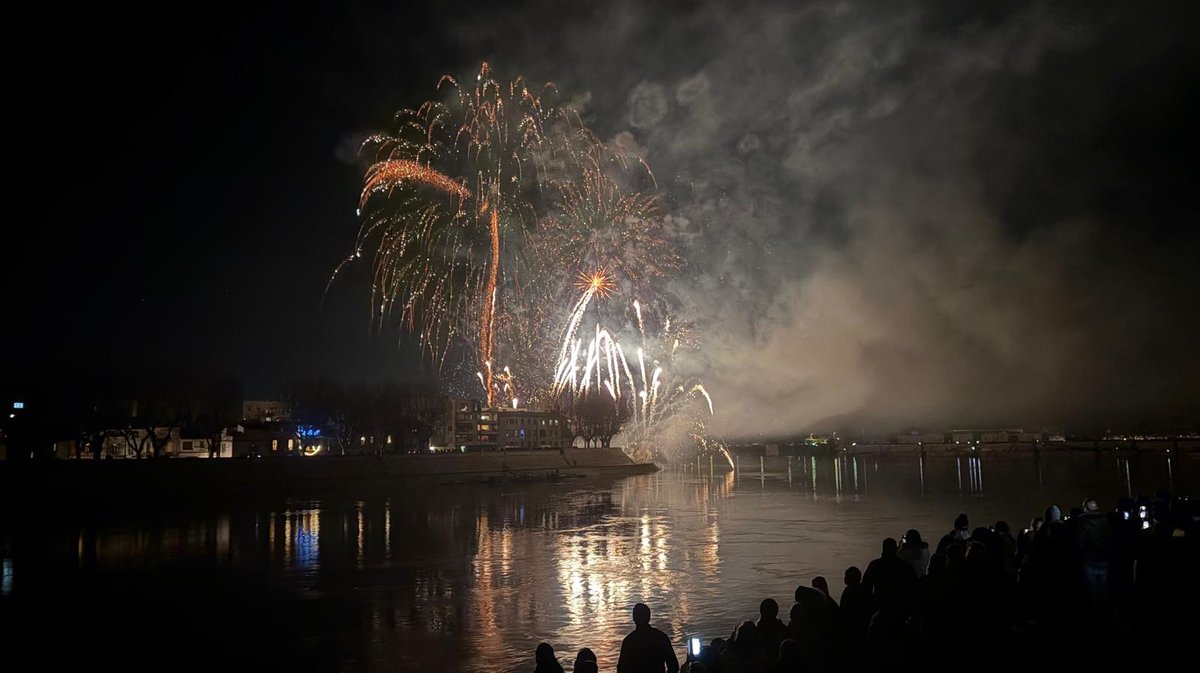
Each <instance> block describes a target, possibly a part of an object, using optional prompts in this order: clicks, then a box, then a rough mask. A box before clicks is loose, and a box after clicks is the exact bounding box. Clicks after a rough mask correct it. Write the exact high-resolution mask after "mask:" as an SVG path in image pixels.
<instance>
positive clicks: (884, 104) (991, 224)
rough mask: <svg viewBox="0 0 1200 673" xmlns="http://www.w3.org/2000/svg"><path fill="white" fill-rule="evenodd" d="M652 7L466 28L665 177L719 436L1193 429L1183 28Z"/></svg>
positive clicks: (1150, 20) (1040, 17)
mask: <svg viewBox="0 0 1200 673" xmlns="http://www.w3.org/2000/svg"><path fill="white" fill-rule="evenodd" d="M644 4H645V5H651V6H642V4H637V3H615V4H610V3H600V4H596V5H586V6H584V7H582V8H574V5H572V8H574V9H571V10H570V11H568V9H567V8H566V7H565V6H562V5H560V4H558V3H534V5H533V9H530V7H529V6H526V7H523V8H521V9H520V11H519V12H518V11H516V10H512V11H511V12H510V13H506V14H504V15H502V16H499V17H496V16H489V17H487V21H488V24H487V25H488V26H489V27H490V31H491V32H490V33H489V32H488V31H486V30H483V31H481V29H480V28H478V27H468V28H463V29H462V34H468V35H474V34H477V33H480V32H482V33H486V34H492V35H521V36H525V38H526V39H520V40H512V41H509V40H499V39H496V40H492V41H487V42H486V47H485V46H480V52H479V53H478V54H472V55H473V56H477V57H478V58H479V59H482V58H487V59H489V60H491V61H492V63H493V66H495V67H496V68H497V72H498V73H500V74H503V75H504V76H508V74H514V73H517V72H522V73H524V74H525V75H526V77H527V78H528V79H529V80H530V81H540V80H542V79H546V80H553V81H555V82H556V83H558V85H559V86H560V88H561V90H562V91H563V92H564V93H565V94H568V95H573V96H579V97H582V99H584V100H587V101H588V106H587V110H586V112H585V113H584V119H585V121H586V122H587V123H588V124H589V125H591V126H592V127H593V128H594V129H596V130H597V131H598V132H599V133H600V134H601V135H602V136H603V137H605V138H609V139H610V142H611V144H612V145H614V146H616V147H620V148H623V149H627V150H635V151H637V153H639V154H640V155H642V156H644V157H645V159H646V160H647V161H648V162H649V164H650V165H651V166H652V167H653V169H654V171H655V174H656V176H657V179H658V183H659V186H660V188H661V189H662V190H663V192H664V194H665V195H666V196H667V197H668V202H669V209H668V210H669V212H670V213H671V218H672V223H671V225H672V228H674V229H677V230H678V231H680V232H683V234H682V236H681V238H682V239H683V241H684V242H683V245H684V246H685V251H686V256H687V259H688V262H689V268H688V271H687V274H686V276H685V277H684V278H682V279H680V280H679V282H677V283H676V285H675V286H674V287H673V288H672V290H673V292H674V293H675V294H676V295H677V296H678V297H679V298H680V308H681V310H682V311H683V313H684V314H685V316H686V317H688V318H691V319H693V320H695V321H696V322H697V323H698V324H699V326H700V327H701V328H702V339H703V348H702V351H701V352H700V353H698V354H697V355H696V357H695V359H694V361H693V362H691V363H690V366H691V367H692V368H693V369H694V371H695V373H697V374H699V375H700V376H701V377H702V378H703V379H704V381H705V382H706V384H707V385H708V387H709V389H710V390H711V392H712V394H713V398H714V400H715V402H716V405H717V410H718V413H717V416H716V418H715V419H714V422H713V424H712V428H713V429H714V430H716V431H718V432H721V433H724V434H726V435H730V436H778V435H785V434H789V433H793V432H797V431H801V430H808V429H827V428H846V427H864V426H871V425H875V426H888V427H902V426H938V425H947V424H967V423H1004V424H1013V425H1025V426H1027V427H1036V426H1039V425H1062V424H1069V423H1085V422H1086V423H1110V422H1118V421H1122V422H1124V421H1128V420H1134V419H1143V418H1151V417H1153V418H1155V419H1179V418H1186V419H1187V420H1189V421H1194V420H1195V417H1196V409H1200V392H1198V391H1200V386H1197V385H1196V384H1195V382H1196V381H1197V380H1200V356H1198V355H1197V349H1196V347H1195V346H1194V345H1193V344H1194V342H1195V341H1196V327H1197V319H1196V313H1197V312H1196V300H1195V298H1194V297H1195V296H1196V290H1197V289H1198V288H1197V284H1198V283H1197V280H1196V278H1195V275H1194V272H1193V273H1188V272H1187V271H1186V269H1187V268H1188V266H1189V264H1190V265H1192V266H1193V267H1194V261H1193V262H1189V261H1188V260H1189V259H1190V258H1191V256H1192V255H1194V252H1193V250H1194V247H1193V246H1194V243H1195V241H1196V236H1195V234H1194V232H1193V231H1191V230H1190V227H1189V226H1187V225H1186V224H1185V223H1187V222H1191V221H1195V216H1196V214H1197V213H1196V207H1195V205H1194V203H1193V202H1192V201H1191V199H1190V197H1189V196H1188V193H1189V190H1190V187H1189V186H1188V184H1187V183H1188V182H1189V181H1190V180H1189V178H1188V177H1187V175H1188V174H1187V173H1186V172H1184V171H1181V170H1180V166H1181V165H1186V164H1187V162H1189V161H1190V159H1185V157H1186V151H1185V150H1183V149H1182V147H1186V146H1191V147H1195V146H1196V142H1195V141H1196V137H1195V131H1194V130H1184V129H1187V128H1189V127H1191V124H1190V123H1186V122H1184V120H1186V119H1189V118H1194V115H1195V113H1196V111H1197V108H1198V107H1200V106H1197V95H1196V91H1197V87H1196V84H1197V77H1196V74H1195V73H1196V72H1197V66H1198V65H1200V63H1197V58H1196V50H1195V49H1194V48H1190V47H1189V46H1188V36H1187V34H1186V31H1185V29H1184V28H1183V26H1185V25H1187V24H1188V23H1190V22H1189V21H1186V20H1182V19H1181V18H1180V16H1179V15H1178V13H1172V12H1154V13H1151V12H1148V11H1146V12H1140V13H1139V9H1138V8H1137V7H1131V6H1124V7H1123V6H1121V5H1111V6H1110V5H1105V4H1101V3H1085V4H1082V5H1080V6H1078V7H1074V8H1071V7H1067V8H1057V9H1050V8H1046V7H1044V6H1042V5H1041V4H1031V5H1028V6H1020V5H1005V6H1004V7H989V6H975V5H973V4H970V3H968V5H963V4H962V3H942V2H926V3H916V4H910V3H902V5H898V4H893V3H889V4H887V5H884V6H880V5H879V4H878V3H864V4H861V5H860V4H854V3H845V2H825V3H808V4H804V5H803V6H793V5H792V4H791V3H786V4H785V3H778V4H776V3H759V4H753V5H744V4H743V3H728V4H726V3H721V2H707V3H644ZM660 4H661V6H660ZM1176 9H1178V10H1179V11H1180V12H1191V11H1192V10H1190V9H1188V8H1187V7H1186V5H1181V6H1178V7H1176ZM1193 13H1194V12H1193ZM1143 14H1145V15H1143ZM531 16H532V17H535V18H532V19H531V18H529V17H531ZM533 36H540V37H533ZM470 46H471V45H470V44H467V45H466V47H468V48H469V47H470ZM464 58H465V57H464ZM462 67H463V69H464V70H465V71H466V70H469V69H470V67H471V64H470V63H464V64H463V66H462ZM1180 134H1183V135H1180Z"/></svg>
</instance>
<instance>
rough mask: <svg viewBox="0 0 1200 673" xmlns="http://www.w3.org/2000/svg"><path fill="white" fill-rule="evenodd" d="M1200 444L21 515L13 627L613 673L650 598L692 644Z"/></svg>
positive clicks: (96, 644)
mask: <svg viewBox="0 0 1200 673" xmlns="http://www.w3.org/2000/svg"><path fill="white" fill-rule="evenodd" d="M1196 462H1197V460H1196V456H1195V454H1192V455H1185V456H1171V457H1168V456H1165V455H1161V454H1158V455H1146V456H1141V457H1138V458H1136V459H1133V460H1124V459H1120V458H1118V457H1116V456H1114V455H1113V454H1111V453H1106V454H1103V455H1100V456H1095V455H1093V454H1091V453H1063V454H1054V453H1046V454H1045V455H1043V456H1041V457H1040V458H1037V459H1035V458H1034V456H1033V455H1032V454H1029V453H1025V454H1012V455H1004V454H996V455H988V454H984V455H982V456H980V457H976V458H967V457H964V458H953V457H939V458H930V459H925V460H922V459H920V458H918V457H915V456H905V457H898V456H897V457H887V456H881V457H873V456H859V457H845V458H842V459H838V460H834V459H832V458H822V459H816V460H812V459H796V460H795V461H790V462H789V461H787V460H786V459H783V460H781V459H776V460H773V461H772V462H771V464H770V465H766V466H765V468H764V469H763V470H762V472H760V469H759V464H758V461H757V459H752V460H746V459H743V460H742V461H741V463H740V468H741V469H740V470H739V472H738V473H736V474H735V473H725V474H721V473H715V474H710V473H709V472H708V470H707V464H705V465H702V466H700V469H695V466H693V467H687V468H674V469H670V470H665V471H663V472H660V473H658V474H656V475H652V476H642V477H630V478H626V479H621V480H615V481H608V482H601V481H581V482H579V483H574V484H548V483H547V484H542V483H538V484H519V485H515V486H513V485H509V486H495V487H489V486H458V487H452V488H442V489H438V490H436V491H433V492H426V493H422V494H419V495H417V494H406V493H403V492H397V493H393V494H390V495H380V496H374V497H370V498H364V499H355V498H349V497H342V498H327V499H320V500H312V499H281V500H272V501H253V500H252V501H235V502H228V503H224V504H221V505H216V506H214V505H212V504H211V503H208V504H203V505H197V506H196V507H194V508H188V507H185V508H182V509H177V510H173V511H170V512H159V511H155V509H154V507H153V504H152V503H146V505H145V507H144V508H137V509H136V510H134V511H125V512H118V513H110V514H108V515H104V516H99V517H95V518H91V519H89V520H88V522H87V523H86V524H81V523H79V522H78V521H70V522H67V521H57V520H56V521H49V522H37V523H36V525H34V524H30V523H29V522H24V523H22V522H12V521H9V522H7V523H6V524H5V525H4V528H3V556H4V558H3V568H4V575H3V584H2V586H0V608H2V609H3V610H4V613H5V617H6V620H8V621H7V627H6V628H7V629H8V633H10V634H13V633H16V634H24V635H25V636H26V637H27V638H30V639H32V638H35V637H39V638H45V637H47V634H48V633H49V634H51V635H52V636H53V637H54V638H58V639H63V640H64V641H66V642H73V643H76V644H77V645H78V647H79V648H81V651H84V652H87V654H86V655H82V654H80V655H79V657H80V661H86V662H89V663H95V662H100V661H104V660H105V659H107V658H111V659H112V660H113V661H122V662H126V663H130V662H133V663H147V664H149V662H152V661H153V662H157V664H156V665H155V666H156V667H157V668H158V670H172V669H193V670H201V669H204V670H212V668H213V667H214V666H217V667H224V668H225V669H226V670H227V669H228V668H229V664H245V665H246V666H247V667H260V668H261V669H262V670H285V669H287V670H291V671H346V672H350V671H372V672H375V671H409V670H411V671H420V670H445V671H472V672H474V671H480V672H482V671H489V672H495V671H518V670H523V671H529V670H532V669H533V650H534V647H535V646H536V645H537V643H539V642H541V641H546V642H549V643H551V644H552V645H553V646H554V647H555V649H556V651H557V652H558V654H559V656H560V659H561V660H562V661H563V664H564V667H565V668H566V669H567V670H570V666H571V661H572V660H573V657H574V653H575V652H576V651H577V650H578V649H579V648H581V647H590V648H592V649H593V650H594V651H595V652H596V653H597V655H598V656H599V659H600V669H601V670H609V671H611V670H614V669H615V665H616V658H617V651H618V649H619V646H620V641H621V638H622V637H623V636H624V634H625V633H627V632H628V631H629V629H630V628H631V626H632V624H631V621H630V608H631V606H632V605H633V604H634V603H635V602H638V601H642V602H645V603H647V604H649V605H650V607H651V609H652V612H653V618H652V623H654V624H655V625H656V626H657V627H658V628H660V629H662V630H663V631H665V632H666V633H667V634H668V635H670V636H671V637H672V639H673V640H674V641H675V642H676V643H678V647H677V650H678V651H679V652H680V654H681V656H682V653H683V643H684V642H685V639H686V638H687V637H689V636H699V637H702V638H704V639H705V640H708V639H711V638H713V637H715V636H724V635H727V634H728V633H729V632H730V631H731V630H732V628H733V627H734V626H735V625H736V624H737V623H738V622H740V621H742V620H745V619H753V618H755V617H756V613H757V607H758V603H759V601H760V600H761V599H762V598H765V597H768V596H769V597H773V598H775V599H776V600H777V601H778V602H779V604H780V606H781V607H782V612H783V613H784V615H783V616H784V617H785V618H786V612H787V610H788V607H789V606H790V604H791V599H790V597H791V595H792V592H793V590H794V588H795V587H796V585H797V584H808V583H809V582H810V581H811V579H812V577H814V576H815V575H824V576H826V577H827V578H828V580H829V583H830V586H831V587H832V589H833V591H834V592H835V594H839V593H840V591H841V588H842V586H843V585H842V580H841V577H842V572H843V571H844V570H845V568H846V567H847V566H850V565H857V566H859V567H860V568H865V566H866V564H867V563H868V562H869V561H870V560H871V559H872V558H874V557H875V556H878V548H879V544H880V541H881V540H882V538H884V537H888V536H891V537H895V538H899V537H900V536H901V535H903V534H904V532H905V531H906V530H907V529H909V528H916V529H918V530H919V531H920V532H921V533H922V534H923V536H924V537H925V539H926V540H927V541H929V542H930V543H931V544H936V541H937V539H938V538H939V537H940V536H941V535H942V534H944V533H945V532H946V531H947V530H948V529H949V528H951V525H952V522H953V520H954V518H955V516H956V515H957V514H958V513H959V512H965V513H967V514H968V516H969V517H970V520H971V525H972V527H974V526H980V525H990V524H993V523H994V522H996V521H997V520H1001V519H1003V520H1006V521H1008V522H1009V523H1010V524H1011V526H1012V528H1013V531H1014V533H1016V532H1019V531H1020V529H1021V528H1023V527H1025V526H1026V525H1028V523H1029V520H1030V519H1031V518H1032V517H1033V516H1036V515H1038V514H1040V513H1041V511H1042V509H1043V508H1044V507H1045V506H1046V505H1047V504H1049V503H1052V502H1053V503H1057V504H1059V505H1060V506H1061V507H1062V509H1063V511H1064V513H1066V511H1067V510H1068V509H1069V508H1070V507H1071V506H1073V505H1078V504H1079V503H1080V502H1081V501H1082V500H1083V499H1084V498H1085V497H1095V498H1097V499H1098V500H1100V502H1101V503H1102V504H1103V506H1105V507H1108V506H1111V505H1112V504H1113V503H1114V502H1115V499H1116V498H1117V497H1119V496H1122V495H1127V494H1134V495H1136V494H1138V493H1150V492H1152V490H1153V489H1155V488H1173V489H1177V490H1184V489H1186V488H1188V487H1189V486H1190V485H1191V484H1193V483H1194V482H1189V481H1188V479H1187V478H1188V477H1190V476H1191V475H1194V474H1197V473H1198V472H1197V467H1198V466H1197V465H1196ZM33 624H43V625H44V629H45V630H43V629H42V628H40V627H34V626H32V625H33ZM26 629H28V631H26ZM14 642H15V641H14ZM26 642H32V640H26ZM45 656H49V657H51V659H55V658H56V657H58V656H65V654H64V653H63V652H61V651H60V652H55V651H53V650H52V649H51V650H47V651H45ZM235 667H240V666H235ZM51 668H54V667H51Z"/></svg>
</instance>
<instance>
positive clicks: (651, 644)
mask: <svg viewBox="0 0 1200 673" xmlns="http://www.w3.org/2000/svg"><path fill="white" fill-rule="evenodd" d="M633 623H634V629H633V631H632V632H631V633H630V634H629V635H627V636H625V640H622V641H621V655H620V657H618V659H617V673H662V672H663V671H664V670H665V671H666V672H667V673H676V671H678V670H679V659H678V658H677V657H676V656H675V648H673V647H671V639H670V638H668V637H667V634H665V633H663V632H662V631H659V630H658V629H656V628H654V627H653V626H650V607H649V606H647V605H646V604H645V603H638V604H637V605H635V606H633Z"/></svg>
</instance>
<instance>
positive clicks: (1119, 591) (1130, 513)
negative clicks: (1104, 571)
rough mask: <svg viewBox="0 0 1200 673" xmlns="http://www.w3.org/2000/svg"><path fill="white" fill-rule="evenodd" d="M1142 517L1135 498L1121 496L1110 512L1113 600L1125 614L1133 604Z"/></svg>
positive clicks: (1110, 591) (1109, 569)
mask: <svg viewBox="0 0 1200 673" xmlns="http://www.w3.org/2000/svg"><path fill="white" fill-rule="evenodd" d="M1141 523H1142V521H1141V519H1140V518H1139V517H1138V516H1136V514H1135V508H1134V504H1133V498H1121V499H1120V500H1118V501H1117V508H1116V509H1115V510H1114V511H1113V512H1111V513H1110V514H1109V515H1108V527H1109V530H1110V531H1111V532H1112V546H1111V548H1110V550H1109V557H1108V587H1109V600H1110V602H1111V603H1112V606H1113V608H1114V609H1115V610H1116V611H1117V612H1118V614H1119V615H1122V616H1123V614H1124V613H1126V612H1128V611H1129V610H1131V609H1132V608H1133V570H1134V559H1135V558H1136V554H1137V542H1138V538H1139V537H1140V536H1141V532H1142V526H1141Z"/></svg>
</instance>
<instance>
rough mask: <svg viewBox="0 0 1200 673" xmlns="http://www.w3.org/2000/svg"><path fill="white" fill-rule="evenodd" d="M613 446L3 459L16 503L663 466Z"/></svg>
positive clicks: (365, 487)
mask: <svg viewBox="0 0 1200 673" xmlns="http://www.w3.org/2000/svg"><path fill="white" fill-rule="evenodd" d="M658 469H659V468H658V466H657V465H654V464H653V463H636V462H634V461H633V460H632V459H630V458H629V457H628V456H626V455H625V453H624V452H623V451H621V450H620V449H617V448H608V449H566V450H564V451H561V452H559V451H552V450H541V451H537V450H529V451H492V452H486V453H465V454H462V453H449V454H424V455H391V456H321V457H316V458H301V457H291V458H267V459H219V460H204V459H173V460H172V459H162V460H105V461H92V460H60V461H51V462H38V463H14V462H4V463H0V489H3V492H4V494H5V497H6V498H7V499H8V500H9V502H10V503H12V504H15V505H19V504H27V503H42V504H45V505H47V506H53V505H65V504H80V503H96V502H109V501H114V500H120V501H129V500H146V501H152V502H163V501H171V500H189V501H190V500H197V499H212V498H229V497H239V496H252V495H253V496H258V495H270V494H278V493H285V494H287V495H291V496H295V495H325V494H337V493H348V492H353V493H363V492H371V491H379V490H387V489H396V488H417V489H419V488H437V487H440V486H447V485H451V484H459V483H509V482H519V481H556V480H581V479H587V478H599V477H604V478H614V477H623V476H630V475H637V474H650V473H653V472H657V471H658Z"/></svg>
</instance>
